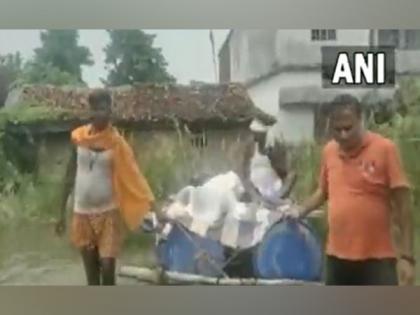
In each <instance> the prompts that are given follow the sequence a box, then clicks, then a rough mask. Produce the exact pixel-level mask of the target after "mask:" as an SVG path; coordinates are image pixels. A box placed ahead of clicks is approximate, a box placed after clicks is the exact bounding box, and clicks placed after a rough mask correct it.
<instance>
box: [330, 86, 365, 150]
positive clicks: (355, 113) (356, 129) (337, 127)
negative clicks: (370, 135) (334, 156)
mask: <svg viewBox="0 0 420 315" xmlns="http://www.w3.org/2000/svg"><path fill="white" fill-rule="evenodd" d="M330 105H331V106H330V110H329V118H330V128H331V131H332V136H333V138H334V139H335V140H336V141H337V142H338V144H339V145H340V147H341V149H342V150H344V151H351V150H353V149H355V148H356V147H357V146H359V145H360V144H361V141H362V135H363V124H362V106H361V104H360V102H359V101H358V100H357V98H355V97H353V96H351V95H348V94H343V95H339V96H337V97H336V98H335V99H334V100H333V101H332V102H331V104H330Z"/></svg>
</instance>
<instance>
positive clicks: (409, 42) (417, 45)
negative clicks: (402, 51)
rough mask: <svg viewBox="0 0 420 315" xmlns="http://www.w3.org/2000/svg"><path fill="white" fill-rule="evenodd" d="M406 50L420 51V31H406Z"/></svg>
mask: <svg viewBox="0 0 420 315" xmlns="http://www.w3.org/2000/svg"><path fill="white" fill-rule="evenodd" d="M404 48H407V49H420V30H407V31H405V43H404Z"/></svg>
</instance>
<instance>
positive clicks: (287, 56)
mask: <svg viewBox="0 0 420 315" xmlns="http://www.w3.org/2000/svg"><path fill="white" fill-rule="evenodd" d="M369 33H370V31H369V30H337V40H335V41H312V40H311V30H310V29H307V30H302V29H300V30H235V31H233V33H232V35H231V39H230V42H229V46H230V64H231V80H232V81H235V82H248V81H250V80H252V79H255V78H258V77H260V76H263V75H265V74H267V73H269V72H270V71H272V70H273V69H275V68H278V67H280V68H281V67H285V66H299V67H301V66H313V65H319V64H320V62H321V49H320V47H321V46H323V45H368V44H369Z"/></svg>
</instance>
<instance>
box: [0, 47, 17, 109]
mask: <svg viewBox="0 0 420 315" xmlns="http://www.w3.org/2000/svg"><path fill="white" fill-rule="evenodd" d="M21 69H22V58H21V56H20V54H19V53H16V54H8V55H5V56H0V106H3V105H4V103H5V101H6V98H7V95H8V93H9V89H10V87H11V85H12V84H13V83H14V82H15V81H16V79H17V78H18V76H19V75H20V72H21Z"/></svg>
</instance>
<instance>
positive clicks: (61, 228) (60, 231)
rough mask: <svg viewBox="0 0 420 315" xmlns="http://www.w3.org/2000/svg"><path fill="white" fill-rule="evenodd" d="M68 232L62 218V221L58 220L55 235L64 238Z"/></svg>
mask: <svg viewBox="0 0 420 315" xmlns="http://www.w3.org/2000/svg"><path fill="white" fill-rule="evenodd" d="M65 231H66V222H65V220H64V219H63V218H62V219H60V220H58V221H57V222H56V224H55V233H56V234H57V235H58V236H62V235H63V234H64V232H65Z"/></svg>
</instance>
